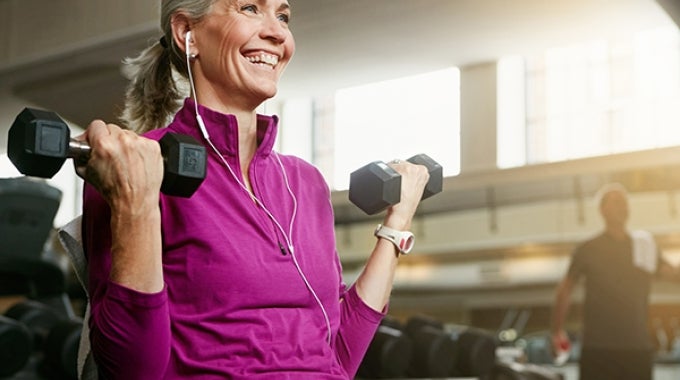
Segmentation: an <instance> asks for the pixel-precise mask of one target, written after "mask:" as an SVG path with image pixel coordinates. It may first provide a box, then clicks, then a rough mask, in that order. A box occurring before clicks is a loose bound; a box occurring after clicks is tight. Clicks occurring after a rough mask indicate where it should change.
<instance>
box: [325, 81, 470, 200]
mask: <svg viewBox="0 0 680 380" xmlns="http://www.w3.org/2000/svg"><path fill="white" fill-rule="evenodd" d="M333 107H334V121H333V127H332V129H333V134H332V138H333V141H334V144H333V149H332V151H329V150H325V154H326V155H328V154H331V153H332V155H333V160H332V161H333V165H332V171H333V173H332V175H329V173H325V174H326V175H327V179H328V180H329V182H331V186H332V187H333V188H334V189H336V190H342V189H347V188H348V187H349V177H350V173H351V172H352V171H354V170H356V169H358V168H359V167H361V166H363V165H366V164H367V163H369V162H372V161H377V160H381V161H389V160H391V159H394V158H401V159H406V158H409V157H411V156H414V155H416V154H419V153H425V154H427V155H428V156H430V157H432V158H433V159H434V160H435V161H437V162H439V163H440V164H441V165H442V167H443V169H444V175H445V176H450V175H456V174H458V173H459V172H460V71H459V70H458V69H456V68H452V69H446V70H441V71H436V72H432V73H427V74H422V75H417V76H412V77H407V78H402V79H397V80H391V81H386V82H379V83H374V84H369V85H365V86H360V87H354V88H348V89H344V90H341V91H338V92H337V93H336V95H335V102H334V105H333ZM328 124H330V122H329V120H327V119H326V122H325V123H323V125H328ZM317 134H319V133H317ZM317 158H318V159H319V160H323V157H320V155H317ZM321 167H323V165H321ZM326 167H329V166H326Z"/></svg>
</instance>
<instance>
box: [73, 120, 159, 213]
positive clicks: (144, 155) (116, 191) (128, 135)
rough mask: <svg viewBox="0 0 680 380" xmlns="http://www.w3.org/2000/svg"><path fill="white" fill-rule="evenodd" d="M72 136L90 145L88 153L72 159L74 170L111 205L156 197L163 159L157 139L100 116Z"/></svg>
mask: <svg viewBox="0 0 680 380" xmlns="http://www.w3.org/2000/svg"><path fill="white" fill-rule="evenodd" d="M75 139H76V140H78V141H83V142H87V144H88V145H89V146H90V153H89V157H86V158H84V159H75V160H74V164H75V167H76V172H77V173H78V175H79V176H81V177H82V178H83V179H85V180H86V181H87V182H88V183H90V184H92V185H93V186H94V187H95V188H97V190H99V192H100V193H101V194H102V195H103V196H104V198H105V199H106V200H107V201H108V202H109V204H110V205H112V203H121V202H132V203H134V202H135V201H141V200H140V198H142V199H143V198H144V197H145V196H146V195H152V196H151V198H152V199H153V198H154V197H156V198H157V197H158V192H159V191H160V184H161V182H162V180H163V159H162V156H161V153H160V146H159V144H158V143H157V142H156V141H153V140H150V139H147V138H144V137H141V136H138V135H137V134H136V133H134V132H132V131H129V130H125V129H122V128H120V127H119V126H117V125H115V124H110V123H109V124H107V123H105V122H104V121H102V120H94V121H92V122H91V123H90V124H89V125H88V127H87V130H86V131H85V132H84V133H83V134H82V135H80V136H77V137H76V138H75Z"/></svg>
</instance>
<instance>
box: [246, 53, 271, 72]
mask: <svg viewBox="0 0 680 380" xmlns="http://www.w3.org/2000/svg"><path fill="white" fill-rule="evenodd" d="M246 59H247V60H248V61H250V62H251V63H254V64H257V65H262V66H270V67H271V68H272V69H273V68H274V67H276V64H278V63H279V57H278V56H275V55H273V54H265V53H261V54H258V55H251V56H248V57H246Z"/></svg>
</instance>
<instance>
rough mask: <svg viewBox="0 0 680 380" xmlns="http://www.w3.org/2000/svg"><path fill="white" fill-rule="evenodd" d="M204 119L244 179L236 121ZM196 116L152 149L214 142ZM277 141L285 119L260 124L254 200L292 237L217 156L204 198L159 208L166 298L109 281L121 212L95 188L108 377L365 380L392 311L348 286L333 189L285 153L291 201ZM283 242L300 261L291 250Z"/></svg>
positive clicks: (98, 331) (94, 338)
mask: <svg viewBox="0 0 680 380" xmlns="http://www.w3.org/2000/svg"><path fill="white" fill-rule="evenodd" d="M199 109H200V112H201V115H202V117H203V120H204V122H205V124H206V127H207V129H208V131H209V133H210V137H211V140H212V141H213V143H214V144H215V146H216V147H217V149H218V150H219V152H220V153H222V154H223V157H224V158H225V159H226V160H227V161H228V163H229V165H230V166H231V168H232V169H233V170H234V172H235V174H236V175H237V176H239V177H240V173H241V172H240V165H239V162H238V151H237V150H238V136H237V126H236V119H235V118H234V117H233V116H232V115H224V114H220V113H218V112H215V111H212V110H209V109H207V108H204V107H199ZM193 110H194V103H193V101H192V100H191V99H187V100H186V101H185V103H184V106H183V108H182V109H181V110H180V111H179V112H178V113H177V115H176V116H175V119H174V120H173V122H172V123H171V124H170V125H169V126H168V127H166V128H163V129H159V130H154V131H151V132H149V133H147V137H149V138H152V139H155V140H158V139H160V138H161V137H162V136H163V134H165V133H166V132H169V131H172V132H176V133H182V134H188V135H192V136H194V137H195V138H197V139H198V140H199V141H203V139H202V138H201V137H200V132H199V131H198V127H197V123H196V118H195V116H194V112H193ZM276 132H277V118H276V117H267V116H259V119H258V139H259V147H258V149H257V152H256V154H255V157H254V158H253V160H252V163H251V165H250V173H249V174H250V180H251V184H252V187H253V191H254V194H255V195H256V197H258V198H259V199H260V200H261V201H262V202H263V203H264V204H265V206H266V208H267V209H268V210H269V211H270V212H271V213H272V214H273V216H274V217H275V219H276V221H277V222H278V223H279V224H280V225H281V227H282V229H283V231H284V232H283V233H282V231H281V230H280V229H279V228H277V227H276V225H275V223H274V221H273V220H272V219H271V218H270V217H269V216H268V215H267V214H266V213H265V211H264V210H263V209H262V208H260V207H257V206H256V204H255V203H254V202H253V201H252V200H251V198H250V197H249V195H248V194H247V193H246V192H245V191H244V190H243V189H242V188H241V187H240V185H239V184H238V183H237V182H236V181H235V179H234V177H233V176H232V175H231V174H230V173H229V171H228V170H227V168H226V167H225V165H224V163H223V162H222V161H221V160H220V159H219V157H218V156H217V154H216V153H215V152H213V151H212V150H211V148H210V147H207V150H208V164H207V165H208V167H207V177H206V179H205V181H204V182H203V184H202V185H201V187H200V188H199V189H198V190H197V191H196V193H194V195H193V196H192V197H191V198H180V197H172V196H165V195H161V200H160V203H161V212H162V238H163V270H164V276H165V288H164V290H163V291H161V292H159V293H154V294H147V293H141V292H137V291H134V290H132V289H129V288H126V287H123V286H121V285H118V284H115V283H113V282H111V281H110V280H109V278H108V276H109V271H110V265H111V251H110V247H111V233H110V227H109V220H110V210H109V208H108V205H107V204H106V202H105V201H104V200H103V199H102V198H101V196H100V195H99V194H98V193H97V192H96V190H94V188H92V187H91V186H86V187H85V190H84V203H83V204H84V206H83V239H84V247H85V252H86V255H87V257H88V266H89V275H90V279H89V281H90V282H89V285H90V289H89V290H90V296H91V300H90V302H91V307H92V317H91V320H90V327H91V329H92V332H91V336H90V339H91V344H92V350H93V353H94V356H95V359H96V361H97V364H98V366H99V368H100V372H101V373H102V374H104V375H105V377H107V378H115V379H125V380H130V379H145V380H150V379H186V378H191V379H225V378H226V379H348V378H352V377H354V374H355V373H356V370H357V367H358V366H359V364H360V362H361V360H362V358H363V355H364V353H365V352H366V349H367V347H368V344H369V343H370V341H371V339H372V337H373V334H374V332H375V330H376V328H377V326H378V324H379V322H380V320H381V318H382V317H383V316H384V312H383V313H381V312H377V311H374V310H372V309H371V308H369V307H368V306H367V305H366V304H365V303H364V302H363V301H362V300H361V299H360V298H359V297H358V295H357V293H356V291H355V289H354V287H350V288H346V287H345V285H344V284H343V282H342V278H341V266H340V261H339V258H338V255H337V253H336V248H335V236H334V223H333V222H334V220H333V210H332V207H331V203H330V192H329V189H328V186H327V184H326V183H325V181H324V179H323V177H322V176H321V174H320V173H319V172H318V170H316V169H315V168H314V167H313V166H311V165H310V164H308V163H306V162H304V161H303V160H301V159H299V158H296V157H292V156H284V155H280V154H279V155H278V157H279V158H280V161H281V163H282V165H283V167H285V173H286V175H287V178H288V183H289V186H290V189H291V190H292V192H293V193H294V194H295V199H294V198H293V197H292V196H291V195H290V193H289V192H288V190H287V187H286V183H285V179H284V174H283V171H282V168H281V165H280V164H279V161H278V159H277V154H276V153H274V152H273V144H274V140H275V137H276ZM295 203H297V207H296V206H295ZM294 214H295V215H294ZM293 219H294V222H293V223H292V226H291V220H293ZM290 230H292V233H291V232H289V231H290ZM284 233H285V235H288V234H290V238H291V240H292V244H293V246H294V255H295V257H292V256H291V252H288V250H286V249H282V247H286V239H285V237H284ZM139 254H144V252H140V253H139ZM294 258H295V259H297V262H298V264H299V266H300V269H301V270H302V272H303V273H304V276H305V277H306V279H307V280H308V282H309V285H311V287H312V288H313V290H314V292H315V293H316V295H317V296H318V298H319V300H320V301H321V303H322V304H323V309H325V312H326V314H327V316H328V319H329V321H330V327H331V341H330V344H329V343H328V341H327V324H326V321H325V317H324V313H323V312H322V308H321V306H320V305H319V303H318V302H317V301H316V300H315V298H314V296H313V295H312V292H311V291H310V289H309V288H308V286H307V285H306V284H305V281H304V280H303V277H302V275H301V274H300V273H299V272H298V269H297V268H296V266H295V263H294V260H293V259H294Z"/></svg>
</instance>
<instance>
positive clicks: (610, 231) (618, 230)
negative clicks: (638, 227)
mask: <svg viewBox="0 0 680 380" xmlns="http://www.w3.org/2000/svg"><path fill="white" fill-rule="evenodd" d="M605 232H606V233H607V235H609V236H611V237H613V238H614V239H616V240H623V239H626V238H628V230H626V227H625V226H622V225H611V224H609V225H607V226H606V228H605Z"/></svg>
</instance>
